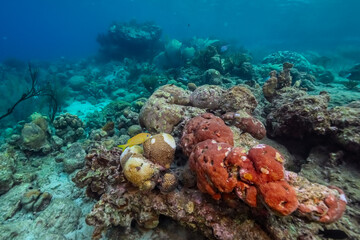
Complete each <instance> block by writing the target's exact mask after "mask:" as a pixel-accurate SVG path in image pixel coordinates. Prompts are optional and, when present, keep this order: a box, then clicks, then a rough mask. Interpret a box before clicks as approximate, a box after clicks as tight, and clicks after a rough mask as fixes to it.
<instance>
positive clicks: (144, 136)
mask: <svg viewBox="0 0 360 240" xmlns="http://www.w3.org/2000/svg"><path fill="white" fill-rule="evenodd" d="M150 137H151V134H150V133H139V134H138V135H135V136H133V137H132V138H130V139H129V140H128V141H127V143H126V144H123V145H118V147H119V148H122V150H123V151H124V150H125V148H127V147H131V146H134V145H138V144H142V143H143V142H145V141H146V140H148V139H149V138H150Z"/></svg>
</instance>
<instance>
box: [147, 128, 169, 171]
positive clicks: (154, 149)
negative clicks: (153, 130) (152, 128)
mask: <svg viewBox="0 0 360 240" xmlns="http://www.w3.org/2000/svg"><path fill="white" fill-rule="evenodd" d="M143 147H144V157H146V158H147V159H149V160H150V161H152V162H153V163H156V164H159V165H160V166H162V167H163V168H165V169H169V168H170V165H171V163H172V161H173V160H174V154H175V149H176V144H175V139H174V138H173V137H172V136H171V135H170V134H167V133H160V134H157V135H154V136H152V137H151V138H150V139H149V140H147V141H145V142H144V143H143Z"/></svg>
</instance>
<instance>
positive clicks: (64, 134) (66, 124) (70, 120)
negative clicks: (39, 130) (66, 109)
mask: <svg viewBox="0 0 360 240" xmlns="http://www.w3.org/2000/svg"><path fill="white" fill-rule="evenodd" d="M53 124H54V128H55V130H56V131H55V134H56V135H57V136H58V137H60V138H62V139H63V140H64V142H65V143H69V142H70V143H71V142H75V141H76V140H78V139H79V138H81V137H82V136H83V135H84V132H85V130H84V128H83V127H84V123H83V122H82V121H81V119H80V118H79V117H78V116H76V115H72V114H70V113H65V114H62V115H60V116H58V117H56V118H55V120H54V123H53Z"/></svg>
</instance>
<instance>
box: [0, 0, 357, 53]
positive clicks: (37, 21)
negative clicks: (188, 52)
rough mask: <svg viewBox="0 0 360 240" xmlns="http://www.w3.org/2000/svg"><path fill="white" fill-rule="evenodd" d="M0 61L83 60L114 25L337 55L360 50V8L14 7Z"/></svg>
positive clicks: (324, 1) (297, 4) (266, 4)
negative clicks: (149, 25) (132, 23)
mask: <svg viewBox="0 0 360 240" xmlns="http://www.w3.org/2000/svg"><path fill="white" fill-rule="evenodd" d="M0 4H1V5H0V24H1V25H0V26H1V27H0V40H1V41H0V59H4V58H7V57H16V58H20V59H23V60H30V59H56V58H59V57H62V56H63V57H66V58H81V57H84V56H89V55H92V54H95V53H96V50H97V47H98V46H97V44H96V42H95V41H94V39H95V38H96V36H97V34H98V33H99V32H103V31H104V29H106V28H107V27H108V26H109V24H110V23H111V22H112V21H129V20H132V19H136V20H138V21H140V22H141V21H154V22H155V23H156V24H158V25H159V26H161V28H162V29H163V33H164V36H168V37H169V38H176V39H180V40H182V39H186V38H190V37H193V36H198V37H216V38H221V39H226V40H232V41H235V42H236V43H238V44H241V45H243V46H244V47H247V48H249V47H263V48H268V47H271V48H274V49H278V50H281V49H286V50H295V49H312V50H334V49H336V48H339V47H343V46H348V45H355V46H359V42H360V31H359V28H358V26H359V24H360V19H359V18H358V8H359V4H360V3H359V1H357V0H347V1H341V0H316V1H310V0H303V1H302V0H254V1H247V0H236V1H235V0H234V1H232V0H224V1H218V0H197V1H161V0H150V1H145V0H144V1H141V0H122V1H116V0H102V1H95V0H94V1H87V0H79V1H71V0H64V1H44V0H33V1H25V0H15V1H1V3H0Z"/></svg>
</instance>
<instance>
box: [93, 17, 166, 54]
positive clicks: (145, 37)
mask: <svg viewBox="0 0 360 240" xmlns="http://www.w3.org/2000/svg"><path fill="white" fill-rule="evenodd" d="M161 32H162V31H161V28H160V27H159V26H157V25H155V24H151V23H136V22H135V21H133V22H127V23H126V22H125V23H113V24H112V25H111V26H110V27H109V30H108V32H107V33H106V34H99V35H98V38H97V41H98V43H99V44H100V46H101V49H100V53H101V55H100V56H101V57H102V58H105V59H115V60H122V58H124V57H134V56H136V57H138V58H144V57H149V56H150V57H151V56H152V55H154V53H155V51H156V49H157V48H158V44H159V39H160V36H161Z"/></svg>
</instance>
